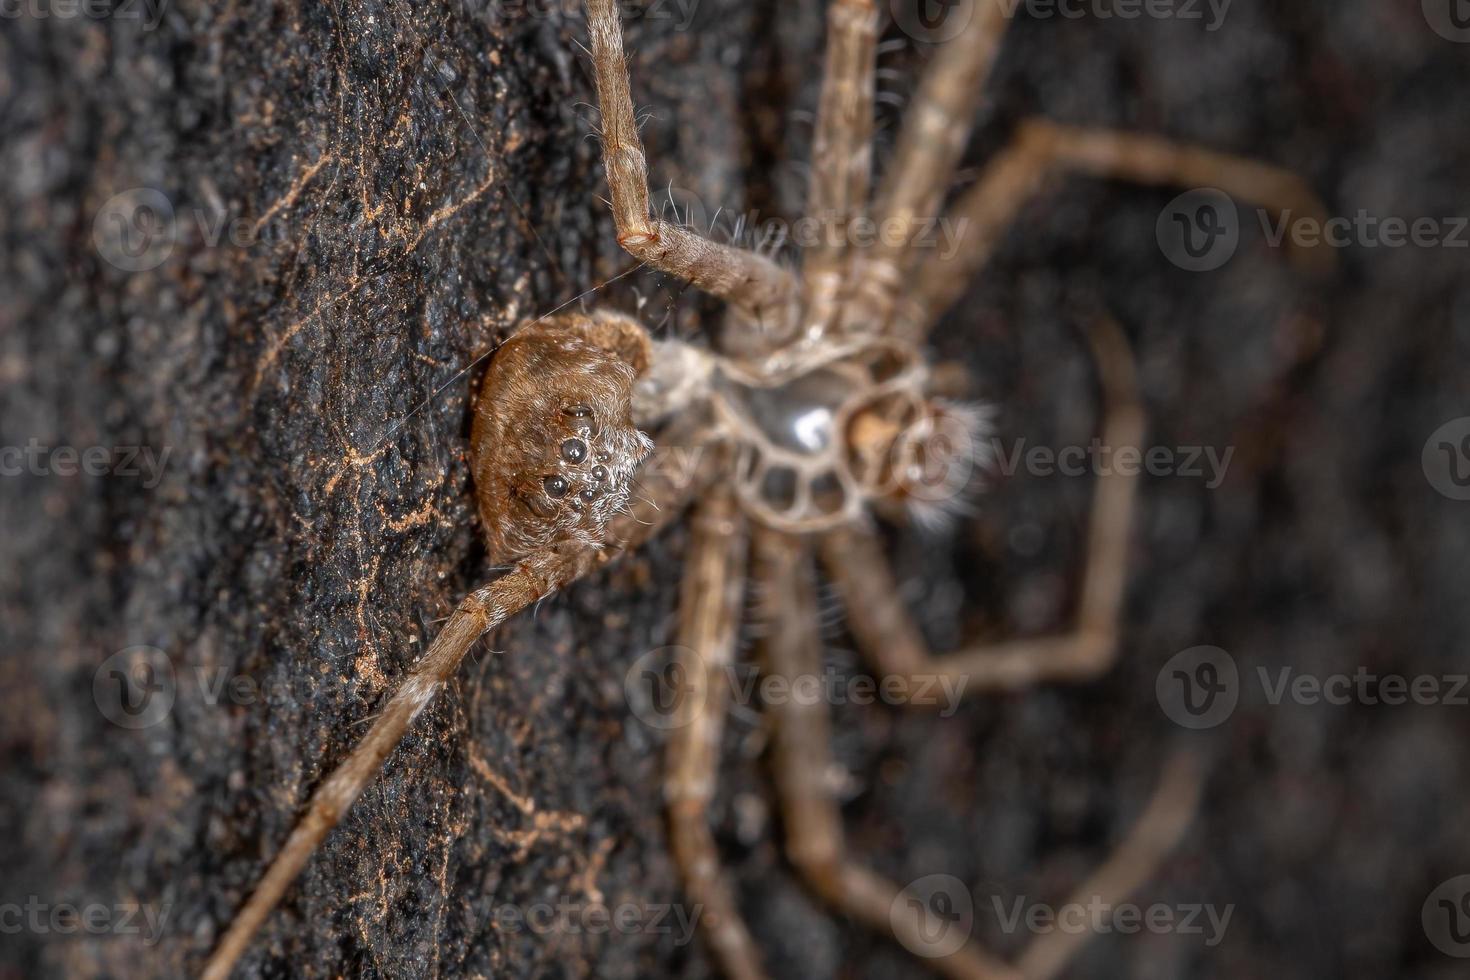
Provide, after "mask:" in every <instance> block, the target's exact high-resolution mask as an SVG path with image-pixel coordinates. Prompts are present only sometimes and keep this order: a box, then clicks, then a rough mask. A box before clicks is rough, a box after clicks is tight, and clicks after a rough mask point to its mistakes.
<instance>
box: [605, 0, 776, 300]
mask: <svg viewBox="0 0 1470 980" xmlns="http://www.w3.org/2000/svg"><path fill="white" fill-rule="evenodd" d="M587 27H588V32H589V33H590V35H591V40H592V65H593V71H594V73H595V75H596V79H597V101H598V104H599V106H600V108H601V110H602V153H603V163H604V166H605V167H606V169H607V183H608V188H609V190H610V191H611V192H612V211H613V220H614V222H615V223H616V224H617V229H618V244H620V245H621V246H622V247H623V248H624V249H626V250H627V251H628V253H629V254H630V255H632V256H633V257H634V258H636V259H638V260H640V261H642V262H646V263H648V264H649V265H651V266H653V267H654V268H655V269H661V270H663V271H664V272H667V273H669V274H671V275H675V276H678V277H679V278H681V279H684V280H686V281H688V282H691V283H693V284H694V285H696V286H698V287H699V288H700V289H702V290H704V291H705V292H708V293H712V294H713V295H715V296H719V297H720V298H722V299H724V300H726V301H728V302H729V303H731V304H732V305H733V306H735V307H736V308H738V309H740V310H741V311H742V312H743V313H744V314H745V315H746V316H747V317H748V318H749V319H751V320H753V321H754V322H755V323H757V324H759V325H762V326H764V327H767V328H770V329H779V328H784V327H785V325H786V324H787V323H788V322H789V320H790V307H791V304H792V302H793V301H794V300H795V296H796V289H795V282H794V280H793V278H792V276H791V275H790V274H789V273H788V272H787V271H786V270H785V269H782V268H781V267H780V266H779V265H777V264H776V263H774V262H772V261H770V260H769V259H767V258H765V257H764V256H761V255H757V254H755V253H754V252H748V251H745V250H744V249H738V248H731V247H729V246H726V245H720V244H717V243H715V242H712V241H709V240H708V239H706V238H702V237H700V236H699V235H696V234H694V233H693V232H691V231H688V230H687V229H685V228H681V227H679V226H678V225H671V224H669V223H668V222H666V221H663V220H662V219H658V218H654V217H653V216H652V214H651V213H650V211H649V205H648V165H647V162H646V161H645V159H644V156H643V140H642V139H641V138H640V137H639V135H638V123H637V121H636V119H635V117H634V114H633V97H632V93H631V92H630V90H629V87H628V64H627V61H626V59H625V57H624V54H623V29H622V24H621V23H620V21H619V20H618V4H617V2H616V0H587Z"/></svg>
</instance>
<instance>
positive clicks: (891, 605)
mask: <svg viewBox="0 0 1470 980" xmlns="http://www.w3.org/2000/svg"><path fill="white" fill-rule="evenodd" d="M1088 338H1089V340H1090V341H1091V345H1092V350H1093V355H1094V357H1095V358H1096V360H1097V364H1098V377H1099V380H1100V385H1101V388H1102V401H1103V413H1104V414H1103V424H1102V434H1101V438H1102V442H1103V445H1106V446H1109V447H1111V448H1112V449H1113V451H1114V452H1115V453H1116V452H1118V451H1119V450H1121V449H1124V448H1130V447H1131V448H1133V449H1135V450H1136V449H1139V447H1140V446H1141V444H1142V442H1143V434H1144V414H1143V408H1142V406H1141V404H1140V402H1139V398H1138V392H1137V382H1136V379H1135V377H1134V366H1133V359H1132V356H1131V354H1130V353H1129V349H1128V341H1127V339H1126V338H1125V337H1124V336H1123V333H1122V331H1121V330H1120V329H1119V328H1118V326H1117V325H1116V324H1115V323H1113V322H1112V321H1110V320H1107V319H1102V320H1099V321H1098V322H1097V323H1095V324H1094V325H1093V327H1092V328H1091V329H1090V330H1089V332H1088ZM1137 494H1138V474H1137V473H1136V471H1125V470H1123V469H1117V468H1114V469H1109V470H1107V471H1106V472H1104V473H1102V474H1101V475H1099V476H1098V477H1097V485H1096V489H1095V490H1094V492H1093V501H1092V513H1091V518H1090V527H1089V532H1088V544H1087V559H1086V565H1085V566H1084V569H1083V573H1082V596H1081V601H1080V603H1079V607H1078V613H1077V620H1076V624H1075V626H1074V627H1073V628H1072V629H1071V630H1069V631H1068V632H1066V633H1064V634H1062V635H1060V636H1054V637H1042V638H1036V639H1022V640H1013V641H1011V642H1008V643H1003V644H998V645H986V646H977V647H972V648H969V649H966V650H962V651H959V652H956V653H950V654H945V655H943V656H937V657H936V656H933V655H932V654H930V652H929V649H928V647H927V645H926V644H925V642H924V639H923V636H922V634H920V632H919V629H918V627H917V626H916V625H915V624H914V622H913V619H912V617H911V616H910V615H909V612H908V610H907V609H906V608H905V607H904V604H903V600H902V599H901V598H900V597H899V593H898V587H897V583H896V582H895V581H894V579H893V573H892V572H891V571H890V569H889V567H888V561H887V556H886V554H885V549H884V547H883V545H882V543H881V542H880V541H879V540H878V539H877V537H876V536H875V535H874V534H873V533H872V532H871V531H867V530H864V529H860V528H846V529H841V530H837V531H833V532H830V533H829V534H827V535H825V536H824V537H823V539H822V543H821V553H822V557H823V559H824V562H825V564H826V566H827V568H828V571H829V573H830V574H831V576H832V578H833V581H834V583H835V584H836V585H837V588H838V591H839V592H840V593H841V595H842V599H843V604H844V605H845V607H846V608H847V611H848V615H849V617H850V626H851V629H852V632H853V636H854V638H855V639H856V640H857V641H858V643H859V645H860V646H861V647H862V649H863V651H864V653H865V654H867V655H868V656H869V657H870V658H871V659H872V660H873V661H874V663H875V664H876V665H877V667H878V669H879V670H881V671H883V672H884V673H891V674H899V675H914V674H928V675H932V674H936V673H937V674H941V675H945V676H948V677H953V678H955V679H956V680H959V681H962V682H963V683H964V685H965V688H964V689H965V690H966V691H969V692H975V691H985V690H997V689H1000V690H1014V689H1017V688H1022V687H1026V686H1028V685H1031V684H1035V683H1037V682H1040V681H1052V680H1085V679H1087V678H1090V677H1094V676H1096V675H1097V674H1100V673H1102V672H1103V671H1104V670H1106V669H1107V668H1108V666H1109V665H1111V663H1112V661H1113V657H1114V655H1115V651H1116V649H1117V641H1118V620H1119V617H1120V615H1121V611H1122V605H1123V598H1124V592H1125V586H1126V584H1127V566H1128V543H1129V538H1130V536H1131V534H1132V529H1133V512H1134V504H1135V500H1136V498H1137Z"/></svg>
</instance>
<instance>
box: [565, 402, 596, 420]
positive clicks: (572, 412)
mask: <svg viewBox="0 0 1470 980" xmlns="http://www.w3.org/2000/svg"><path fill="white" fill-rule="evenodd" d="M561 411H562V414H563V415H569V416H571V417H572V418H574V419H585V418H591V417H592V409H590V408H588V407H587V406H586V405H568V406H567V407H566V408H564V409H562V410H561Z"/></svg>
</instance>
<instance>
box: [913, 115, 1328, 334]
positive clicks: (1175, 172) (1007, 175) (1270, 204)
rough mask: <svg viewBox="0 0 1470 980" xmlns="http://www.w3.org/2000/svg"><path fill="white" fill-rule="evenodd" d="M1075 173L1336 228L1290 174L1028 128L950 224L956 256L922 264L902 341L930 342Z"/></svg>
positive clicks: (1110, 137) (1311, 260) (1321, 260)
mask: <svg viewBox="0 0 1470 980" xmlns="http://www.w3.org/2000/svg"><path fill="white" fill-rule="evenodd" d="M1066 173H1073V174H1085V175H1089V176H1093V177H1101V178H1104V179H1108V180H1123V181H1130V182H1133V183H1138V184H1146V185H1156V186H1168V185H1172V186H1176V187H1211V188H1218V189H1220V190H1222V191H1224V192H1225V193H1227V194H1229V195H1230V196H1231V197H1233V198H1236V199H1238V200H1242V201H1250V202H1253V203H1255V204H1259V205H1262V206H1264V207H1265V208H1267V209H1268V210H1270V211H1272V212H1274V213H1275V214H1277V215H1282V216H1286V215H1289V216H1290V217H1291V220H1292V222H1293V224H1295V223H1296V222H1301V221H1312V220H1315V221H1317V222H1318V223H1319V224H1318V227H1321V223H1324V222H1325V221H1326V218H1327V214H1326V209H1325V208H1324V207H1323V206H1322V203H1321V201H1320V200H1318V198H1317V195H1316V194H1315V193H1313V191H1312V189H1311V188H1310V187H1309V186H1308V185H1307V184H1306V182H1305V181H1303V180H1302V179H1301V178H1300V177H1298V176H1297V175H1296V174H1294V173H1292V172H1291V171H1289V170H1285V169H1283V168H1281V167H1276V166H1272V165H1270V164H1266V163H1261V162H1260V161H1257V160H1250V159H1246V158H1244V157H1238V156H1232V155H1230V154H1227V153H1217V152H1215V151H1213V150H1208V149H1205V148H1203V147H1199V146H1191V145H1189V144H1185V143H1175V142H1172V141H1170V140H1166V139H1161V138H1159V137H1156V136H1150V135H1146V134H1143V133H1125V132H1119V131H1115V130H1106V129H1088V128H1083V127H1078V126H1063V125H1059V124H1057V123H1053V122H1050V121H1048V120H1044V119H1032V120H1029V121H1027V122H1025V123H1023V124H1022V125H1021V127H1020V129H1019V131H1018V132H1017V134H1016V138H1015V139H1014V141H1012V143H1011V144H1010V146H1008V147H1007V148H1006V149H1004V150H1002V151H1001V152H1000V154H999V155H997V156H996V157H995V158H994V159H993V160H991V161H990V163H989V164H988V165H987V166H986V168H985V170H984V172H983V173H982V174H981V175H980V178H979V180H977V181H976V183H975V184H974V185H973V186H972V187H971V188H970V189H969V190H967V191H966V192H965V193H964V194H963V195H961V197H960V199H959V200H958V201H957V202H955V205H954V207H953V208H952V210H951V213H950V219H951V220H952V221H953V222H954V225H955V227H956V228H957V229H959V233H960V236H961V237H960V240H959V241H958V242H957V243H956V247H955V248H954V249H953V251H952V252H951V254H949V255H945V254H943V253H942V252H939V251H932V252H930V253H929V254H928V255H927V256H926V257H925V259H924V261H923V262H922V263H921V264H920V266H919V268H918V279H917V282H916V283H915V284H914V285H913V288H912V289H911V290H910V291H909V292H908V293H907V295H905V297H904V301H905V309H904V310H903V311H902V312H901V314H900V316H899V319H898V326H897V330H898V332H900V333H902V334H904V335H905V336H907V337H908V338H910V339H912V340H915V341H918V340H922V339H923V337H924V335H925V334H926V333H927V332H928V331H929V329H930V328H931V327H932V326H933V324H934V322H935V321H936V320H937V319H938V318H939V317H940V316H941V315H942V314H943V313H944V312H945V311H946V310H948V309H949V308H950V307H951V306H953V305H954V304H955V302H956V301H958V300H959V298H960V297H961V296H963V295H964V291H965V288H966V286H968V285H969V283H970V281H971V279H972V278H973V277H974V276H975V274H976V273H977V272H979V271H980V270H981V269H982V268H983V267H984V266H985V264H986V263H987V262H988V261H989V259H990V257H991V255H992V254H994V252H995V249H996V246H997V245H998V244H999V242H1000V239H1001V236H1002V235H1003V234H1004V232H1005V231H1006V229H1007V228H1009V227H1010V225H1011V223H1012V221H1014V219H1015V217H1016V215H1017V214H1018V213H1019V212H1020V210H1021V208H1022V207H1024V206H1025V204H1026V203H1027V202H1028V201H1030V200H1031V199H1032V198H1034V197H1035V196H1036V195H1037V193H1039V192H1040V190H1041V189H1042V188H1043V187H1044V186H1045V185H1046V182H1047V179H1048V178H1049V177H1053V176H1057V175H1060V174H1066ZM1287 240H1288V241H1290V240H1291V236H1290V235H1289V234H1288V236H1287ZM1292 258H1293V259H1294V260H1296V261H1297V262H1299V263H1300V264H1302V265H1303V266H1305V267H1307V268H1308V269H1309V270H1310V271H1320V270H1322V269H1324V268H1327V267H1329V266H1330V264H1331V263H1332V261H1333V259H1332V255H1331V253H1330V250H1328V249H1327V248H1325V247H1317V248H1309V249H1296V250H1294V251H1293V252H1292Z"/></svg>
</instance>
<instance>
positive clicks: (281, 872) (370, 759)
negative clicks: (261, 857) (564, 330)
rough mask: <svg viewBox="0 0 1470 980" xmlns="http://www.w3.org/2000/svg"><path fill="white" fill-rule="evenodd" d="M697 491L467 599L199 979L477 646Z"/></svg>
mask: <svg viewBox="0 0 1470 980" xmlns="http://www.w3.org/2000/svg"><path fill="white" fill-rule="evenodd" d="M698 488H699V484H698V483H697V482H693V483H689V484H688V485H687V486H685V487H683V488H680V487H678V486H677V484H674V483H671V482H668V481H658V482H657V486H656V488H655V490H654V492H658V493H661V494H662V500H661V504H660V503H655V501H654V499H652V498H651V497H648V496H644V497H643V498H641V499H640V500H638V501H637V502H635V503H634V504H632V505H631V506H630V508H629V510H628V512H627V513H625V514H621V515H619V516H618V517H617V518H615V519H614V520H613V521H612V522H611V532H612V535H614V536H615V537H613V540H616V541H619V542H621V544H620V545H619V547H616V548H602V549H595V550H568V549H550V550H548V551H545V552H541V553H539V554H535V555H531V556H530V557H527V558H525V559H523V560H522V561H521V562H519V563H518V564H517V565H516V566H515V568H514V569H512V570H511V571H510V572H507V573H506V574H505V575H503V576H501V577H500V578H498V579H496V580H495V581H494V582H491V583H489V584H488V585H484V586H481V587H480V588H478V589H476V590H475V591H473V592H471V593H470V594H469V595H467V596H465V598H464V599H463V600H462V601H461V602H460V604H459V606H458V607H457V608H456V609H455V610H454V612H453V614H451V615H450V617H449V621H448V622H447V623H445V625H444V628H443V629H442V630H440V631H439V635H438V636H436V637H435V638H434V642H433V643H432V644H431V645H430V646H429V649H428V651H427V652H426V653H425V654H424V655H423V656H422V657H421V658H419V660H418V661H417V662H416V663H415V664H414V665H413V667H412V668H411V669H410V671H409V673H408V675H407V676H406V677H404V678H403V680H402V682H401V683H400V684H399V686H398V689H397V690H396V691H395V692H394V693H393V695H392V697H390V698H389V699H388V703H387V704H386V705H385V706H384V708H383V710H382V712H381V713H380V714H379V715H378V716H377V718H376V719H375V720H374V721H373V725H372V728H370V729H369V730H368V733H367V734H366V735H365V736H363V738H362V741H360V742H358V744H357V746H356V747H355V748H354V749H353V750H352V753H351V754H350V755H348V757H347V758H346V760H344V761H343V762H341V763H340V764H339V765H338V766H337V768H336V769H335V770H333V771H332V774H331V775H330V776H328V777H327V779H326V781H325V782H323V783H322V784H321V785H320V786H319V787H317V790H316V792H314V793H313V794H312V795H311V800H310V801H309V802H308V803H307V807H306V813H305V815H304V816H303V817H302V818H301V820H300V821H299V822H298V823H297V825H296V827H295V828H294V829H293V830H292V831H291V834H290V836H289V837H287V838H286V842H285V844H283V845H282V846H281V850H280V852H279V853H278V854H277V855H276V857H275V860H274V861H272V862H271V865H270V867H269V868H268V869H267V870H266V873H265V875H264V876H263V877H262V878H261V879H260V883H259V884H258V885H256V887H255V891H254V892H253V893H251V895H250V898H249V899H248V900H247V901H246V903H245V904H244V906H242V907H241V909H240V911H239V912H237V913H235V917H234V919H233V920H231V922H230V927H229V930H228V931H227V932H226V933H225V935H224V937H223V938H222V939H221V940H220V942H219V945H218V946H216V947H215V951H214V953H213V954H212V955H211V956H210V958H209V962H208V963H206V964H205V967H204V971H203V973H202V974H201V976H202V977H203V978H204V980H224V978H226V977H228V976H229V975H230V970H231V969H232V968H233V967H234V965H235V962H236V961H237V960H239V958H240V956H241V954H243V953H244V952H245V949H246V947H247V946H248V945H249V943H250V940H251V938H252V937H253V936H254V935H255V933H256V932H257V931H258V930H259V929H260V926H261V924H262V923H264V922H265V919H266V917H267V916H268V915H270V913H271V910H272V909H274V908H275V907H276V905H277V904H278V903H279V902H280V900H281V897H282V896H283V895H284V894H285V893H286V889H287V888H289V887H290V885H291V882H292V881H294V880H295V879H296V876H297V875H298V874H300V872H301V869H302V868H303V867H304V866H305V865H306V862H307V861H308V860H310V858H311V855H312V854H313V853H315V851H316V849H317V847H318V845H320V844H321V842H322V840H323V839H324V838H325V837H326V836H327V834H328V833H330V832H331V830H332V828H333V827H335V826H337V823H338V822H339V821H340V820H341V819H342V817H343V816H344V815H345V814H346V813H347V811H348V810H349V809H350V808H351V807H352V804H353V803H354V802H355V801H356V800H357V798H358V796H360V795H361V794H362V791H363V790H364V789H366V788H367V785H368V784H369V783H370V782H372V780H373V777H375V776H376V775H377V774H378V772H379V771H380V770H381V769H382V768H383V764H384V762H385V761H386V760H387V758H388V756H389V755H390V754H391V753H392V752H393V750H394V748H396V747H397V745H398V743H399V742H400V741H401V740H402V739H403V735H404V732H406V731H407V730H408V726H409V725H410V724H412V723H413V720H414V719H415V718H416V717H418V714H419V712H421V711H422V710H423V709H424V708H425V707H427V706H428V704H429V702H430V701H432V700H433V699H434V696H435V695H436V694H438V693H439V691H440V689H442V688H443V687H444V685H445V684H446V683H447V682H448V681H449V679H450V678H452V677H453V676H454V675H455V673H456V671H457V670H458V668H459V664H460V661H462V660H463V659H464V655H465V654H466V653H467V652H468V651H469V649H470V647H472V646H473V645H474V643H475V641H476V640H478V639H479V638H480V637H481V636H483V635H484V634H485V633H487V632H489V631H490V630H492V629H494V628H496V627H497V626H499V625H500V624H501V623H503V622H505V621H506V620H507V619H509V618H510V617H512V616H514V615H515V614H516V613H518V612H520V611H521V610H522V609H524V608H526V607H527V606H529V605H531V604H532V603H534V602H537V601H539V600H541V599H543V598H545V597H546V596H548V595H550V594H552V593H553V592H556V591H557V590H559V589H561V588H564V587H566V586H567V585H569V584H571V583H572V582H574V581H576V580H577V579H579V578H581V577H583V576H584V575H586V574H588V573H590V572H592V571H595V570H596V569H599V568H601V567H602V566H603V565H605V564H607V562H608V561H610V560H611V559H612V558H614V557H616V556H617V555H619V554H621V553H622V552H623V551H624V550H627V549H630V548H635V547H637V546H638V545H639V544H641V543H643V542H644V541H646V540H647V539H648V538H650V537H652V536H653V535H654V534H656V533H657V532H658V531H659V530H661V529H662V528H663V527H664V526H666V525H667V524H668V523H669V522H671V521H672V520H673V519H674V518H675V517H676V516H677V515H678V514H679V513H680V511H681V510H682V509H683V506H684V504H685V503H686V502H687V501H688V499H689V497H690V495H692V494H693V493H694V492H695V491H696V490H697V489H698Z"/></svg>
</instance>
